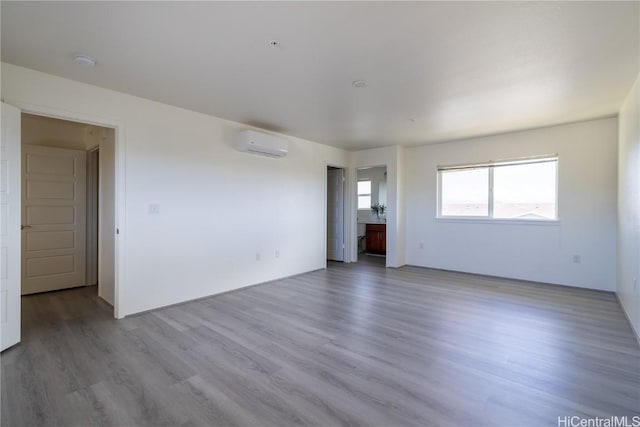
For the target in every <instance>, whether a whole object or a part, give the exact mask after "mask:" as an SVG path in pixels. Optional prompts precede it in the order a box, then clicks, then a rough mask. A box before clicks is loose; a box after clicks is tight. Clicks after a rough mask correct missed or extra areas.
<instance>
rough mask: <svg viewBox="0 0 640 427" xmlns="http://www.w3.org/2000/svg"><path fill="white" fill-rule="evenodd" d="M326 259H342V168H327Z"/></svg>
mask: <svg viewBox="0 0 640 427" xmlns="http://www.w3.org/2000/svg"><path fill="white" fill-rule="evenodd" d="M327 259H329V260H332V261H344V169H328V170H327Z"/></svg>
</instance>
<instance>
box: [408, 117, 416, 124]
mask: <svg viewBox="0 0 640 427" xmlns="http://www.w3.org/2000/svg"><path fill="white" fill-rule="evenodd" d="M407 122H409V123H415V122H416V119H413V118H411V117H409V118H408V119H407Z"/></svg>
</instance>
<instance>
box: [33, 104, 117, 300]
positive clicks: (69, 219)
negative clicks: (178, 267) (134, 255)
mask: <svg viewBox="0 0 640 427" xmlns="http://www.w3.org/2000/svg"><path fill="white" fill-rule="evenodd" d="M21 150H22V154H21V156H22V226H21V229H22V275H21V277H22V279H21V293H22V295H29V294H33V293H39V292H48V291H56V290H62V289H68V288H74V287H81V286H95V293H96V295H98V296H100V297H101V298H102V299H103V300H105V301H106V302H107V303H109V304H110V305H112V306H113V305H114V294H115V280H114V279H115V274H114V271H115V264H114V262H115V257H114V251H115V231H116V230H115V185H114V183H115V130H114V129H113V128H108V127H102V126H97V125H92V124H88V123H81V122H76V121H69V120H62V119H57V118H51V117H45V116H40V115H35V114H28V113H22V115H21Z"/></svg>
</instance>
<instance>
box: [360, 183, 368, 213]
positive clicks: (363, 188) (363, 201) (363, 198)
mask: <svg viewBox="0 0 640 427" xmlns="http://www.w3.org/2000/svg"><path fill="white" fill-rule="evenodd" d="M358 209H371V181H369V180H367V181H358Z"/></svg>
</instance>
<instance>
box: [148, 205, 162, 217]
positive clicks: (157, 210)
mask: <svg viewBox="0 0 640 427" xmlns="http://www.w3.org/2000/svg"><path fill="white" fill-rule="evenodd" d="M159 213H160V205H158V204H155V203H152V204H150V205H149V214H150V215H156V214H159Z"/></svg>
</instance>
